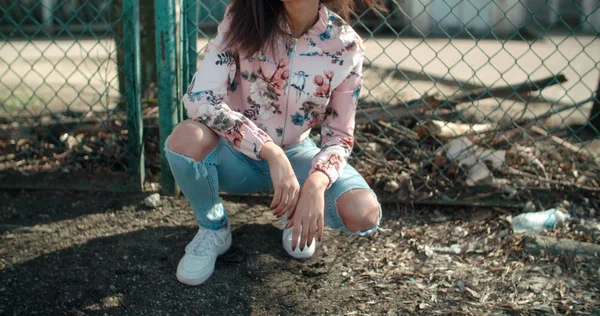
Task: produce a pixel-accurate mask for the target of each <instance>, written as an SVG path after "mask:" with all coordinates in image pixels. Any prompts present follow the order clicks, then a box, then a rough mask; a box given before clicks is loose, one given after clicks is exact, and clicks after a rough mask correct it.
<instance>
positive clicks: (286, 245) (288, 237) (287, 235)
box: [282, 227, 317, 259]
mask: <svg viewBox="0 0 600 316" xmlns="http://www.w3.org/2000/svg"><path fill="white" fill-rule="evenodd" d="M293 230H294V228H293V227H292V228H287V229H284V230H283V238H282V239H283V249H285V251H286V252H287V253H288V254H289V255H290V256H292V257H294V258H296V259H306V258H310V257H312V256H313V255H314V254H315V248H316V246H317V241H316V240H315V238H313V240H312V243H311V244H310V247H308V246H306V245H305V247H304V250H300V238H298V244H297V245H296V250H292V233H293Z"/></svg>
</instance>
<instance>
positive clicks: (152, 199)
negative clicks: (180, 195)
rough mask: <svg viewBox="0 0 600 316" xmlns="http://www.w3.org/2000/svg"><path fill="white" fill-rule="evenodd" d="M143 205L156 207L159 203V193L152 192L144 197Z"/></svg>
mask: <svg viewBox="0 0 600 316" xmlns="http://www.w3.org/2000/svg"><path fill="white" fill-rule="evenodd" d="M144 205H146V206H148V207H151V208H156V207H158V206H159V205H160V194H158V193H154V194H152V195H150V196H148V197H146V198H145V199H144Z"/></svg>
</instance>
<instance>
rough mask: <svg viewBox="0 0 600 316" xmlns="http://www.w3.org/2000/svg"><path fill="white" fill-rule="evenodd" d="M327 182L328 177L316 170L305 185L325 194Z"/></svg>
mask: <svg viewBox="0 0 600 316" xmlns="http://www.w3.org/2000/svg"><path fill="white" fill-rule="evenodd" d="M329 181H330V180H329V177H328V176H327V175H326V174H325V173H324V172H323V171H320V170H316V171H315V172H313V173H311V174H310V176H308V179H306V183H305V185H309V186H311V187H313V188H315V189H317V190H319V191H323V192H325V190H327V187H328V186H329Z"/></svg>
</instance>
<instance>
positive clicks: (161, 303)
mask: <svg viewBox="0 0 600 316" xmlns="http://www.w3.org/2000/svg"><path fill="white" fill-rule="evenodd" d="M195 233H196V230H195V229H193V228H188V227H177V228H174V227H160V228H153V229H146V230H141V231H136V232H132V233H126V234H121V235H115V236H109V237H102V238H96V239H93V240H91V241H89V242H85V243H82V244H79V245H74V246H71V247H68V248H66V249H63V250H59V251H56V252H52V253H49V254H46V255H42V256H40V257H37V258H35V259H32V260H29V261H27V262H24V263H21V264H16V265H14V266H10V267H8V268H7V269H5V270H3V271H2V272H1V273H0V283H1V284H2V291H3V292H4V294H5V295H2V297H3V298H2V299H1V300H2V301H4V302H2V303H3V304H2V305H3V306H4V307H3V310H0V313H2V314H4V315H14V314H19V315H24V314H35V313H37V314H42V315H48V314H54V313H65V314H73V315H83V314H95V313H99V314H103V313H108V314H109V315H115V314H132V313H133V314H152V313H156V312H159V311H168V313H172V314H175V315H183V314H205V315H209V314H210V315H227V314H236V315H240V314H249V313H250V301H251V300H252V299H253V298H254V295H255V294H254V293H255V292H256V290H257V288H259V287H260V281H259V280H256V277H255V276H254V275H253V273H252V271H251V269H250V268H249V265H248V264H243V263H244V262H250V261H252V256H255V255H256V254H263V255H268V256H273V257H274V259H276V260H288V259H287V258H285V255H286V254H285V252H284V251H283V250H282V249H281V247H280V244H279V242H278V241H279V240H280V239H279V238H280V231H279V230H277V229H276V228H275V227H273V226H269V225H258V224H248V225H241V226H239V227H237V228H236V229H235V230H234V232H233V238H234V240H235V244H234V246H233V247H232V249H231V250H230V251H229V252H228V253H227V254H226V255H225V256H223V257H220V258H219V260H218V262H217V265H216V271H215V273H214V275H213V277H212V278H211V279H209V280H208V281H207V283H205V284H204V285H202V286H198V287H189V286H185V285H182V284H180V283H179V282H178V281H177V280H176V278H175V267H176V266H177V262H178V260H179V258H180V256H181V255H182V249H183V248H184V247H185V245H186V243H187V242H188V241H189V240H191V239H192V238H193V236H194V234H195ZM244 236H253V238H244ZM248 260H249V261H248ZM7 293H10V295H6V294H7Z"/></svg>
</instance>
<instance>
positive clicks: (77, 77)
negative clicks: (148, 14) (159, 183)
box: [0, 0, 144, 190]
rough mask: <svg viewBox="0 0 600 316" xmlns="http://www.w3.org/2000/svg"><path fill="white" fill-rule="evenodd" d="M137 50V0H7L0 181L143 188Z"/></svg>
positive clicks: (1, 44) (2, 26) (0, 65)
mask: <svg viewBox="0 0 600 316" xmlns="http://www.w3.org/2000/svg"><path fill="white" fill-rule="evenodd" d="M137 50H139V30H138V20H137V5H136V3H135V2H134V1H123V2H121V1H94V0H90V1H45V0H42V1H0V183H1V184H0V186H1V187H8V188H73V189H82V188H86V189H110V190H130V189H134V190H135V189H137V190H139V189H140V188H141V182H142V181H143V171H144V170H143V164H142V163H141V161H142V159H143V157H142V145H141V128H142V126H141V116H140V96H139V88H137V87H138V86H139V85H138V80H139V61H138V60H137V57H138V56H139V53H138V52H137ZM125 91H126V93H125ZM132 174H133V177H132Z"/></svg>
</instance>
